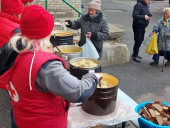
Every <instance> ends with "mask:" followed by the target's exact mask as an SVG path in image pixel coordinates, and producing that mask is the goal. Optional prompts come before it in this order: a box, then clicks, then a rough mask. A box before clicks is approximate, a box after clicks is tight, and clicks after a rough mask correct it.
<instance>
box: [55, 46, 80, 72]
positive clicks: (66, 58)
mask: <svg viewBox="0 0 170 128" xmlns="http://www.w3.org/2000/svg"><path fill="white" fill-rule="evenodd" d="M57 47H58V48H59V49H60V50H61V52H59V51H58V50H57V49H56V50H55V53H56V54H57V55H58V56H60V57H61V58H63V59H64V61H65V63H66V67H67V69H68V70H70V66H69V61H70V60H71V59H73V58H76V57H82V56H83V49H82V48H81V47H79V46H75V45H60V46H57ZM62 51H63V52H62ZM64 51H72V53H64Z"/></svg>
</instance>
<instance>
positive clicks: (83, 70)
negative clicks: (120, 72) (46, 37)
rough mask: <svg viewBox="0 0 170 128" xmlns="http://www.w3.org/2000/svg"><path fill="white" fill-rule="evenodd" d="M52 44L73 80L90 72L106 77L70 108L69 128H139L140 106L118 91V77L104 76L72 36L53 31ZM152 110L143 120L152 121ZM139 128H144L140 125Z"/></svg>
mask: <svg viewBox="0 0 170 128" xmlns="http://www.w3.org/2000/svg"><path fill="white" fill-rule="evenodd" d="M51 42H52V43H53V45H54V47H55V54H57V55H58V56H60V57H61V58H63V60H64V61H65V63H66V67H67V70H69V71H70V74H72V75H73V76H75V77H77V78H78V79H81V78H82V76H83V75H85V74H87V73H89V72H90V73H91V72H95V73H100V74H102V75H103V79H102V80H101V81H100V82H99V84H98V85H97V88H96V90H95V92H94V93H93V95H92V96H91V97H90V98H89V99H88V100H87V101H85V102H84V103H72V104H71V108H70V110H69V115H68V123H69V127H70V128H78V127H81V128H87V127H100V126H113V125H116V124H118V123H122V122H126V121H128V120H131V121H132V123H134V124H135V126H136V127H139V124H138V121H137V119H138V118H139V117H140V115H139V114H140V113H139V114H138V112H137V111H136V112H135V107H136V106H137V103H136V102H135V101H133V99H131V98H130V97H129V96H127V95H126V94H125V93H124V92H123V91H121V90H120V89H119V88H118V84H119V80H118V79H117V78H116V77H114V76H112V75H109V74H106V73H101V61H100V60H98V59H97V58H89V57H84V56H83V48H81V47H79V46H77V45H74V43H73V34H71V32H67V31H53V32H52V38H51ZM124 98H125V99H124ZM123 99H124V100H123ZM153 110H154V109H153ZM153 110H149V111H146V110H145V108H144V110H143V113H142V114H141V116H142V117H141V118H143V117H146V118H149V117H148V115H147V114H146V113H149V112H150V111H153ZM152 113H153V112H152ZM150 116H152V114H150ZM157 118H158V117H157ZM157 118H154V119H153V118H152V120H156V121H157V122H158V124H161V125H162V124H164V122H163V121H162V120H163V119H162V117H159V119H160V118H161V123H160V120H159V121H158V119H157ZM149 119H150V118H149ZM166 119H167V118H166ZM124 127H125V125H122V128H124ZM140 127H141V128H144V127H142V126H141V125H140ZM148 128H149V127H148Z"/></svg>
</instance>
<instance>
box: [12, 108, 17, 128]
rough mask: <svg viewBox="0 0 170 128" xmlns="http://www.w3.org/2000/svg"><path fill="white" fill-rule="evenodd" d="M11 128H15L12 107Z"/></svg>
mask: <svg viewBox="0 0 170 128" xmlns="http://www.w3.org/2000/svg"><path fill="white" fill-rule="evenodd" d="M11 128H17V126H16V124H15V120H14V115H13V107H12V108H11Z"/></svg>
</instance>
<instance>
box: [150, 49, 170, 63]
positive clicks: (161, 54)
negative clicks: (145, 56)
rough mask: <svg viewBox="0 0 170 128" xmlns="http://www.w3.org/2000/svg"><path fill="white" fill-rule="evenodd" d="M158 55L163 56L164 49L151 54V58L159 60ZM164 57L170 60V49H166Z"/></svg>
mask: <svg viewBox="0 0 170 128" xmlns="http://www.w3.org/2000/svg"><path fill="white" fill-rule="evenodd" d="M159 56H164V51H159V52H158V54H154V55H153V60H154V61H155V62H159ZM165 59H166V60H168V61H170V51H166V54H165Z"/></svg>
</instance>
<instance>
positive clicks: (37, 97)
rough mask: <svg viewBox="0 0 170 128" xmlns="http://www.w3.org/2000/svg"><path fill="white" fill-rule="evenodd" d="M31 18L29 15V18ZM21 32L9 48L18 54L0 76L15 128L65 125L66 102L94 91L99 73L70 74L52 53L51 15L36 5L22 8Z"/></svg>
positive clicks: (60, 60) (73, 100) (87, 95)
mask: <svg viewBox="0 0 170 128" xmlns="http://www.w3.org/2000/svg"><path fill="white" fill-rule="evenodd" d="M30 17H31V18H30ZM20 26H21V34H19V35H16V36H14V37H12V38H11V40H10V43H9V45H8V46H9V47H10V48H11V49H14V50H15V51H17V52H18V53H19V55H18V56H17V59H16V60H15V63H14V65H13V67H12V68H11V69H10V70H8V71H7V72H6V73H4V74H3V75H1V76H0V84H1V83H2V85H6V87H7V89H8V91H9V94H10V96H11V99H12V105H13V111H14V117H15V121H16V125H17V127H18V128H67V115H68V109H69V102H83V101H85V100H87V99H88V98H89V97H90V96H91V95H92V94H93V92H94V91H95V89H96V86H97V84H98V81H99V79H101V77H102V76H101V75H98V74H95V73H88V74H86V75H84V76H83V77H82V79H81V80H79V79H77V78H76V77H74V76H72V75H71V74H70V73H69V72H68V71H67V70H66V69H65V68H66V66H65V63H64V61H63V60H62V59H61V58H60V57H58V56H57V55H55V54H53V52H54V50H53V46H52V44H51V43H50V41H49V39H50V35H51V32H52V30H53V27H54V20H53V18H52V15H51V14H50V13H48V12H47V11H46V10H45V9H44V8H42V7H40V6H38V5H31V6H28V7H27V8H25V9H24V11H23V13H22V15H21V25H20ZM1 88H2V87H1Z"/></svg>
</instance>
